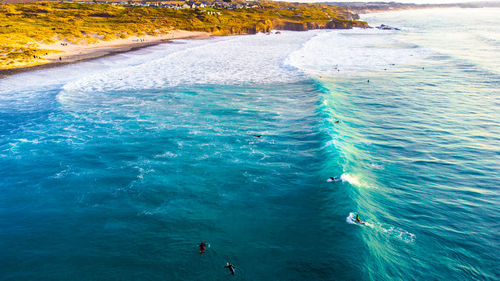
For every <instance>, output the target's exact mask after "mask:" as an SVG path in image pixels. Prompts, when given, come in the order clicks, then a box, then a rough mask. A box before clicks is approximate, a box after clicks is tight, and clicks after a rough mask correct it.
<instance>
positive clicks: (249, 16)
mask: <svg viewBox="0 0 500 281" xmlns="http://www.w3.org/2000/svg"><path fill="white" fill-rule="evenodd" d="M172 3H174V4H173V5H169V6H165V5H161V6H160V5H155V6H142V5H134V4H133V2H130V3H129V4H122V5H118V4H116V3H110V4H107V3H97V2H94V3H91V2H85V3H59V2H36V3H28V4H2V5H0V69H2V68H3V69H7V68H13V67H19V66H30V65H37V64H42V63H43V62H44V61H43V59H42V57H43V55H46V54H49V53H54V52H57V51H56V50H50V49H42V48H41V47H40V45H39V44H54V43H58V42H63V43H62V44H67V43H69V44H92V43H96V42H98V41H102V40H112V39H118V38H127V37H130V36H144V35H161V34H166V33H168V32H169V31H171V30H187V31H205V32H208V33H210V34H212V35H230V34H252V33H257V32H269V31H270V30H271V29H288V30H307V29H317V28H351V27H354V26H358V27H365V26H366V23H364V22H360V21H355V20H352V18H353V17H352V16H353V15H352V14H350V13H349V12H347V11H346V10H345V9H343V8H339V7H334V6H328V5H315V4H298V3H286V2H261V1H260V2H253V3H255V4H252V5H248V4H247V3H246V2H241V3H245V4H246V5H242V4H240V5H237V4H235V5H231V6H228V5H222V4H220V3H223V4H224V3H227V2H213V3H209V4H207V5H205V4H203V5H196V3H195V2H189V5H186V3H187V2H172ZM217 3H219V5H217ZM232 3H237V2H232ZM181 4H182V5H183V6H181Z"/></svg>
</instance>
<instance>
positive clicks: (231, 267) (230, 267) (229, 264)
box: [224, 262, 235, 275]
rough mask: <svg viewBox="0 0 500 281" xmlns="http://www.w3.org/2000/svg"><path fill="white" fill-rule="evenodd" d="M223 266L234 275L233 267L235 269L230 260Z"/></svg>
mask: <svg viewBox="0 0 500 281" xmlns="http://www.w3.org/2000/svg"><path fill="white" fill-rule="evenodd" d="M224 268H227V269H229V271H231V274H232V275H234V269H235V267H234V265H232V264H231V263H230V262H227V263H226V266H224Z"/></svg>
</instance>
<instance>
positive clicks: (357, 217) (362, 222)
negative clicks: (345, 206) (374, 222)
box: [356, 215, 365, 224]
mask: <svg viewBox="0 0 500 281" xmlns="http://www.w3.org/2000/svg"><path fill="white" fill-rule="evenodd" d="M356 221H357V222H358V223H360V224H365V222H364V221H361V220H360V219H359V215H356Z"/></svg>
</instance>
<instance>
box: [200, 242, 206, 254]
mask: <svg viewBox="0 0 500 281" xmlns="http://www.w3.org/2000/svg"><path fill="white" fill-rule="evenodd" d="M206 248H207V243H205V242H201V243H200V255H201V254H203V253H205V249H206Z"/></svg>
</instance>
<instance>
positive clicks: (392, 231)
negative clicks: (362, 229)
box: [345, 212, 416, 243]
mask: <svg viewBox="0 0 500 281" xmlns="http://www.w3.org/2000/svg"><path fill="white" fill-rule="evenodd" d="M345 220H346V222H347V223H348V224H356V225H360V226H367V227H369V228H371V229H373V230H375V231H377V232H379V233H383V234H386V235H388V236H390V237H391V238H395V239H399V240H401V241H403V242H406V243H413V242H415V239H416V236H415V234H413V233H411V232H408V231H406V230H404V229H402V228H399V227H396V226H393V225H389V224H380V223H372V222H365V224H364V225H362V224H359V223H358V222H356V214H355V213H354V212H351V213H349V216H347V217H346V219H345Z"/></svg>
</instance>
